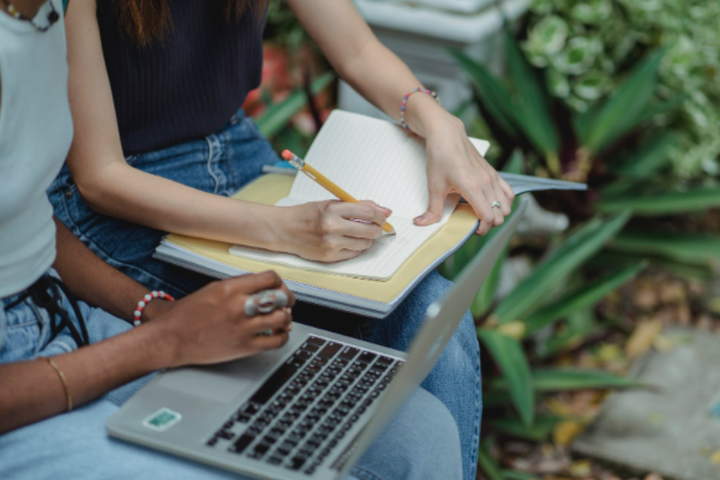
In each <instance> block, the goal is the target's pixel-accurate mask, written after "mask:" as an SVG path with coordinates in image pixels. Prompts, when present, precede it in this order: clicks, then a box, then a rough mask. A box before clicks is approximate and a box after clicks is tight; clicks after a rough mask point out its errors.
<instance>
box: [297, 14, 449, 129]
mask: <svg viewBox="0 0 720 480" xmlns="http://www.w3.org/2000/svg"><path fill="white" fill-rule="evenodd" d="M288 4H289V5H290V7H291V8H292V9H293V11H294V12H295V14H296V15H297V16H298V18H299V19H300V22H301V23H302V24H303V26H304V27H305V28H306V29H307V31H308V32H309V33H310V35H311V36H312V37H313V38H314V39H315V41H316V42H317V43H318V45H319V46H320V48H321V50H322V51H323V53H324V54H325V56H326V57H327V58H328V60H329V61H330V63H331V64H332V65H333V67H334V68H335V70H336V71H337V72H338V73H339V74H340V76H341V77H342V78H343V80H345V81H346V82H348V83H349V84H350V85H351V86H352V87H353V88H354V89H355V90H357V91H358V92H359V93H360V94H361V95H363V96H364V97H365V98H366V99H368V100H369V101H370V102H372V103H373V104H374V105H375V106H377V107H378V108H380V109H381V110H382V111H384V112H385V113H387V114H388V115H390V116H391V117H392V118H394V119H396V120H398V119H399V117H400V104H401V103H402V99H403V95H405V94H406V93H407V92H409V91H410V90H412V89H414V88H417V87H421V86H422V84H421V83H420V81H419V80H418V79H417V77H416V76H415V75H414V74H413V73H412V72H411V71H410V69H409V68H408V67H407V65H405V63H403V62H402V61H401V60H400V59H399V58H398V57H397V55H395V54H394V53H392V52H391V51H390V50H388V49H387V48H386V47H385V46H384V45H382V44H381V43H380V42H379V41H378V39H377V38H376V37H375V35H374V34H373V32H372V31H371V30H370V27H368V25H367V23H365V21H364V20H363V18H362V17H361V16H360V14H359V13H358V12H357V10H356V9H355V7H354V6H353V5H352V3H351V2H350V1H349V0H334V1H328V0H288ZM453 118H454V117H452V115H450V114H449V113H448V112H447V111H445V110H444V109H442V108H441V107H440V106H439V105H438V104H437V102H435V101H434V100H433V99H432V98H430V97H429V96H428V95H412V96H411V97H410V100H409V101H408V106H407V110H406V111H405V120H406V121H407V123H408V125H409V126H410V128H411V129H412V130H413V131H414V132H415V133H417V134H419V135H421V136H423V137H424V136H426V135H427V134H428V132H429V130H431V129H432V128H433V127H434V126H435V125H436V124H439V123H441V122H442V121H447V120H449V119H453Z"/></svg>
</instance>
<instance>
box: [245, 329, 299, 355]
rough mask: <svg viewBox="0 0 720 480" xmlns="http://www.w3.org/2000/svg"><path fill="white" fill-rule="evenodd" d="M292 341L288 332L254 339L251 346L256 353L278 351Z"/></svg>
mask: <svg viewBox="0 0 720 480" xmlns="http://www.w3.org/2000/svg"><path fill="white" fill-rule="evenodd" d="M289 339H290V335H289V334H288V332H283V331H281V332H279V333H277V334H273V335H265V336H262V335H261V336H258V337H255V338H253V339H252V342H251V345H252V349H253V350H255V352H264V351H266V350H276V349H278V348H280V347H282V346H283V345H285V344H286V343H287V341H288V340H289Z"/></svg>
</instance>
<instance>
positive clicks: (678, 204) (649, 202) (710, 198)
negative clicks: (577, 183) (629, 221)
mask: <svg viewBox="0 0 720 480" xmlns="http://www.w3.org/2000/svg"><path fill="white" fill-rule="evenodd" d="M714 207H720V185H715V186H711V187H703V188H698V189H695V190H688V191H686V192H668V193H660V194H655V195H646V196H642V197H640V196H627V197H618V198H608V199H603V200H601V201H599V202H598V203H596V204H595V209H596V210H597V211H599V212H602V213H615V212H620V211H624V210H631V211H632V212H633V213H634V214H635V215H645V216H654V215H670V214H673V213H685V212H697V211H704V210H707V209H709V208H714Z"/></svg>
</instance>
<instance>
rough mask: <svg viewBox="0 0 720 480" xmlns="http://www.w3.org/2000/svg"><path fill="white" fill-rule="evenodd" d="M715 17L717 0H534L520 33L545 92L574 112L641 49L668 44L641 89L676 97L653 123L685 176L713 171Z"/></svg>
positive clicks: (618, 76) (717, 58) (600, 93)
mask: <svg viewBox="0 0 720 480" xmlns="http://www.w3.org/2000/svg"><path fill="white" fill-rule="evenodd" d="M719 16H720V4H718V3H717V2H712V1H706V0H652V1H641V0H563V1H555V0H534V1H533V2H532V4H531V7H530V13H529V14H528V16H527V17H526V19H525V24H524V28H523V29H522V30H521V32H520V36H521V37H522V38H523V41H522V49H523V51H524V53H525V55H526V56H527V58H528V59H529V60H530V62H531V63H532V64H533V65H534V66H536V67H538V68H539V69H540V70H541V72H542V74H543V77H544V78H545V80H546V82H547V84H548V89H549V92H550V93H551V94H552V96H553V97H554V98H557V99H559V100H560V101H561V102H562V103H563V104H564V105H566V106H567V107H568V108H570V109H572V110H573V111H575V112H583V111H586V110H588V109H590V108H592V107H593V106H594V105H596V104H597V103H598V102H602V101H604V100H606V99H607V98H608V97H609V96H610V95H611V94H612V92H613V91H614V90H615V89H616V88H617V86H618V85H619V84H620V83H622V79H623V78H624V76H625V74H626V73H627V72H628V71H629V70H630V69H631V68H632V67H633V65H634V64H635V63H636V62H637V60H638V59H639V58H642V57H643V56H644V55H645V54H646V52H648V51H649V50H651V49H653V48H656V47H658V46H659V45H662V44H664V45H670V46H671V48H670V50H669V52H668V55H667V56H666V58H665V59H664V61H663V63H662V64H661V65H660V70H659V73H660V77H659V83H658V84H657V85H654V86H652V89H650V88H649V89H648V90H649V93H652V94H654V95H657V96H658V97H659V98H664V99H671V98H676V97H677V96H678V95H682V96H683V100H682V102H681V105H680V108H679V109H677V110H676V111H675V112H673V113H672V115H664V116H662V117H659V118H658V119H656V120H654V121H653V124H654V125H655V126H656V127H657V128H660V129H662V130H663V131H664V132H672V133H673V134H674V136H675V138H676V141H677V143H676V145H675V146H674V147H673V148H672V149H671V154H672V155H671V156H672V164H673V166H674V173H675V174H678V175H680V176H682V177H684V178H691V177H697V176H701V175H705V174H711V175H717V174H718V170H719V166H718V161H717V160H718V156H720V139H719V138H718V136H717V135H716V128H715V125H717V123H718V121H720V109H718V101H720V82H718V76H719V75H720V50H719V49H718V43H717V41H716V36H717V34H716V30H717V19H718V17H719Z"/></svg>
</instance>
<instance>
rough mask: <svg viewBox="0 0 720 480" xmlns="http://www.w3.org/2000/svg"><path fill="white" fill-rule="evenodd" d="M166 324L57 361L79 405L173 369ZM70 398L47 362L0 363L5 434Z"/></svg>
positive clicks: (0, 423) (0, 427)
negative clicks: (162, 369) (158, 371)
mask: <svg viewBox="0 0 720 480" xmlns="http://www.w3.org/2000/svg"><path fill="white" fill-rule="evenodd" d="M162 328H163V327H161V326H157V325H152V324H148V325H144V326H142V327H139V328H136V329H133V330H131V331H129V332H127V333H125V334H122V335H119V336H117V337H113V338H111V339H109V340H106V341H104V342H101V343H97V344H94V345H90V346H88V347H84V348H81V349H79V350H76V351H74V352H71V353H67V354H64V355H59V356H55V357H52V358H53V361H55V363H56V364H57V365H58V367H59V368H60V370H61V371H62V372H63V373H64V375H65V378H66V382H67V386H68V388H69V390H70V392H71V395H72V400H73V405H74V406H75V407H76V406H79V405H82V404H83V403H86V402H88V401H90V400H93V399H95V398H97V397H99V396H101V395H103V394H104V393H106V392H109V391H110V390H112V389H114V388H117V387H119V386H121V385H124V384H125V383H128V382H130V381H132V380H135V379H137V378H139V377H141V376H143V375H146V374H148V373H150V372H152V371H155V370H158V369H161V368H166V367H168V366H171V365H172V362H173V358H174V354H175V352H174V351H173V344H172V343H170V342H168V336H167V335H164V334H163V333H162ZM66 409H67V400H66V397H65V390H64V388H63V384H62V382H61V380H60V378H59V376H58V374H57V372H55V370H54V369H53V368H52V367H51V366H50V365H49V364H48V363H47V362H46V361H44V360H33V361H24V362H16V363H10V364H5V365H0V433H3V432H7V431H9V430H13V429H15V428H19V427H21V426H24V425H28V424H31V423H34V422H37V421H39V420H42V419H45V418H48V417H50V416H53V415H56V414H59V413H62V412H64V411H65V410H66Z"/></svg>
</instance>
